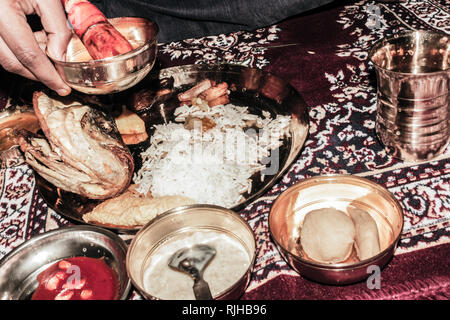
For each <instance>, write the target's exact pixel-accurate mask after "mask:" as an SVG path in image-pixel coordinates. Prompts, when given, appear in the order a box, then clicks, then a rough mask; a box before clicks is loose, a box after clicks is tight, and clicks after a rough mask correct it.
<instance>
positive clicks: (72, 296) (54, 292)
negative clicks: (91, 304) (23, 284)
mask: <svg viewBox="0 0 450 320" xmlns="http://www.w3.org/2000/svg"><path fill="white" fill-rule="evenodd" d="M37 280H38V283H39V285H38V287H37V289H36V291H35V292H34V293H33V295H32V297H31V299H32V300H113V299H117V295H118V289H119V283H118V280H117V275H116V274H115V273H114V271H113V270H112V269H111V268H110V267H109V266H108V265H107V264H106V263H105V262H104V261H103V259H94V258H89V257H72V258H67V259H64V260H60V261H58V262H56V263H54V264H52V265H51V266H50V267H48V268H47V269H45V270H44V271H42V272H41V273H40V274H39V275H38V277H37Z"/></svg>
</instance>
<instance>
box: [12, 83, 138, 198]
mask: <svg viewBox="0 0 450 320" xmlns="http://www.w3.org/2000/svg"><path fill="white" fill-rule="evenodd" d="M33 106H34V111H35V113H36V116H37V118H38V120H39V124H40V126H41V128H42V131H43V132H44V134H45V138H44V137H43V136H40V135H35V134H32V133H29V132H27V131H26V130H22V131H20V132H19V144H20V148H21V150H22V151H23V152H24V154H25V159H26V161H27V163H28V164H30V165H31V166H32V167H33V169H35V170H36V172H37V173H39V174H40V175H41V176H42V177H43V178H44V179H47V180H48V181H49V182H51V183H52V184H54V185H55V186H56V187H59V188H61V189H63V190H65V191H69V192H73V193H77V194H80V195H82V196H85V197H88V198H91V199H107V198H110V197H114V196H116V195H118V194H120V193H121V192H123V191H124V190H125V189H126V188H127V187H128V186H129V184H130V182H131V177H132V174H133V170H134V162H133V157H132V155H131V153H130V151H129V149H128V148H127V146H126V145H125V144H124V143H123V141H122V139H121V137H120V133H119V131H118V129H117V126H116V124H115V122H114V119H112V118H110V117H108V116H107V115H106V114H104V113H103V112H101V111H98V110H96V109H94V108H91V107H89V106H87V105H82V104H80V103H79V102H78V101H72V100H68V99H63V98H50V97H49V96H47V95H46V94H44V93H43V92H36V93H35V95H34V98H33Z"/></svg>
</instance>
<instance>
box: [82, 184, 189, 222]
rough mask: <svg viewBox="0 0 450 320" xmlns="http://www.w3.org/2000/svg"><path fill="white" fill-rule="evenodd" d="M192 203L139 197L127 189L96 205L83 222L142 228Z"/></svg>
mask: <svg viewBox="0 0 450 320" xmlns="http://www.w3.org/2000/svg"><path fill="white" fill-rule="evenodd" d="M194 203H195V202H194V200H192V199H189V198H187V197H182V196H164V197H158V198H152V197H151V196H142V195H139V194H138V193H136V192H133V191H131V190H130V189H129V190H127V191H125V192H124V193H123V194H121V195H119V196H118V197H115V198H111V199H108V200H105V201H103V202H102V203H100V204H99V205H97V206H96V207H95V208H94V209H93V210H92V211H91V212H89V213H87V214H85V215H83V220H84V221H86V222H95V223H100V224H104V225H110V226H111V225H112V226H119V227H136V226H143V225H145V224H146V223H147V222H149V221H150V220H152V219H153V218H155V217H156V216H157V215H159V214H161V213H163V212H166V211H167V210H170V209H172V208H175V207H179V206H183V205H190V204H194Z"/></svg>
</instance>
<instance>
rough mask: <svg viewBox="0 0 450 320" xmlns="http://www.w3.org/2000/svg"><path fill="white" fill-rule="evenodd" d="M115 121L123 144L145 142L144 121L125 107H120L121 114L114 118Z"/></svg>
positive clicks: (146, 136)
mask: <svg viewBox="0 0 450 320" xmlns="http://www.w3.org/2000/svg"><path fill="white" fill-rule="evenodd" d="M115 121H116V124H117V129H119V132H120V134H121V136H122V139H123V142H124V143H125V144H127V145H129V144H138V143H140V142H143V141H145V140H147V138H148V135H147V131H146V129H145V122H144V120H142V119H141V118H140V117H139V116H138V115H137V114H136V113H134V112H131V111H130V110H128V109H127V108H126V107H125V106H123V107H122V113H121V114H120V115H119V116H118V117H116V118H115Z"/></svg>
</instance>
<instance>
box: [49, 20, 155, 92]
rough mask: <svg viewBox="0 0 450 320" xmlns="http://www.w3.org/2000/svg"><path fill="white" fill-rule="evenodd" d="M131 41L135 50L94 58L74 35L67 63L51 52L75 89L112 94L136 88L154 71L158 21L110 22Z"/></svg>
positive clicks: (64, 77) (52, 58) (55, 63)
mask: <svg viewBox="0 0 450 320" xmlns="http://www.w3.org/2000/svg"><path fill="white" fill-rule="evenodd" d="M108 21H109V22H110V24H111V25H112V26H113V27H114V28H115V29H116V30H117V31H119V32H120V34H121V35H122V36H123V37H124V38H125V39H126V40H128V42H129V43H130V44H131V46H132V50H130V51H128V52H125V53H122V54H118V55H115V56H109V57H106V58H103V59H94V58H92V56H91V55H90V54H89V52H88V50H87V48H86V46H85V44H83V42H82V41H81V40H80V38H79V37H78V36H77V35H76V34H75V33H74V34H73V36H72V38H71V40H70V42H69V44H68V46H67V50H66V58H65V60H64V61H61V60H58V59H55V58H54V57H52V56H51V55H50V54H49V53H48V52H47V55H48V56H49V57H50V59H51V60H52V61H53V63H54V65H55V68H56V70H57V71H58V73H59V74H60V75H61V77H62V78H63V80H64V81H65V82H66V83H67V84H68V85H69V86H70V87H71V88H73V89H75V90H77V91H80V92H83V93H86V94H96V95H98V94H110V93H116V92H120V91H123V90H126V89H128V88H131V87H133V86H134V85H136V84H137V83H138V82H140V81H141V80H142V79H143V78H144V77H145V76H146V75H147V74H148V73H149V72H150V70H151V69H152V68H153V66H154V64H155V60H156V53H157V46H158V40H157V38H158V33H159V28H158V25H157V24H156V23H155V22H152V21H149V20H146V19H143V18H134V17H121V18H113V19H108Z"/></svg>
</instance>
